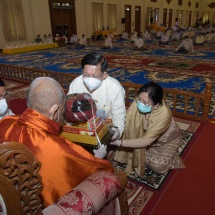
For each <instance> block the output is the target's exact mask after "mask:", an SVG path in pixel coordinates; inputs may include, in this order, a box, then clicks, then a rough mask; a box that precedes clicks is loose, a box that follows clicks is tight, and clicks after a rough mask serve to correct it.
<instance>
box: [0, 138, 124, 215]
mask: <svg viewBox="0 0 215 215" xmlns="http://www.w3.org/2000/svg"><path fill="white" fill-rule="evenodd" d="M40 167H41V164H40V162H39V161H38V160H37V159H36V158H35V157H34V156H33V154H32V153H31V152H30V151H29V149H28V148H27V147H26V146H25V145H23V144H21V143H18V142H4V143H2V144H0V214H7V215H21V214H45V215H55V214H56V215H61V214H62V215H65V214H107V215H111V214H127V211H128V208H126V207H127V201H126V200H127V198H126V195H122V194H123V192H122V191H123V190H124V187H125V186H126V184H127V177H126V175H125V174H124V173H123V172H120V171H119V172H116V173H115V175H114V174H112V173H109V172H97V173H95V174H93V175H91V176H90V177H88V178H87V179H85V180H84V181H83V182H81V183H80V184H79V185H78V186H77V187H75V188H73V189H72V190H71V191H70V192H69V193H68V194H66V195H65V196H63V197H62V198H60V199H59V200H58V202H56V203H55V204H53V205H50V206H48V207H47V208H45V209H43V205H42V202H41V199H40V192H41V189H42V185H41V181H42V179H41V177H40V175H39V169H40ZM119 195H120V196H121V198H122V201H121V202H123V205H121V207H120V205H119V201H118V198H117V197H118V196H119Z"/></svg>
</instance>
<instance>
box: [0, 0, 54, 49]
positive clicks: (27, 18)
mask: <svg viewBox="0 0 215 215" xmlns="http://www.w3.org/2000/svg"><path fill="white" fill-rule="evenodd" d="M22 8H23V15H24V23H25V30H26V35H27V39H26V40H22V41H11V42H6V40H5V37H4V33H3V25H2V20H1V16H0V38H1V39H0V49H2V48H4V47H6V45H15V44H22V43H29V42H34V40H35V38H36V35H37V34H40V35H41V37H43V35H44V34H49V33H51V23H50V14H49V7H48V0H22Z"/></svg>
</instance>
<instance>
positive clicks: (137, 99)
mask: <svg viewBox="0 0 215 215" xmlns="http://www.w3.org/2000/svg"><path fill="white" fill-rule="evenodd" d="M134 100H135V101H136V102H140V103H142V104H144V105H145V106H146V107H149V106H151V105H150V104H146V103H145V102H143V101H141V100H140V99H139V98H138V97H136V98H135V99H134Z"/></svg>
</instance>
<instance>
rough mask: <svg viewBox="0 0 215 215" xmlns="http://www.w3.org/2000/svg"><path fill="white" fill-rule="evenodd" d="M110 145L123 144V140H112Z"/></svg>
mask: <svg viewBox="0 0 215 215" xmlns="http://www.w3.org/2000/svg"><path fill="white" fill-rule="evenodd" d="M110 145H114V146H121V145H122V140H115V141H113V142H110Z"/></svg>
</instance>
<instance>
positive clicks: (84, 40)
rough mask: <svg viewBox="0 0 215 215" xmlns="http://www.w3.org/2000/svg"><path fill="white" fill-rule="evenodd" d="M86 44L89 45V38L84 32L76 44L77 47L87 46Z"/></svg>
mask: <svg viewBox="0 0 215 215" xmlns="http://www.w3.org/2000/svg"><path fill="white" fill-rule="evenodd" d="M86 46H87V38H86V37H85V35H84V34H82V35H81V38H80V40H79V41H78V43H77V44H76V47H77V48H82V47H86Z"/></svg>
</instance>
